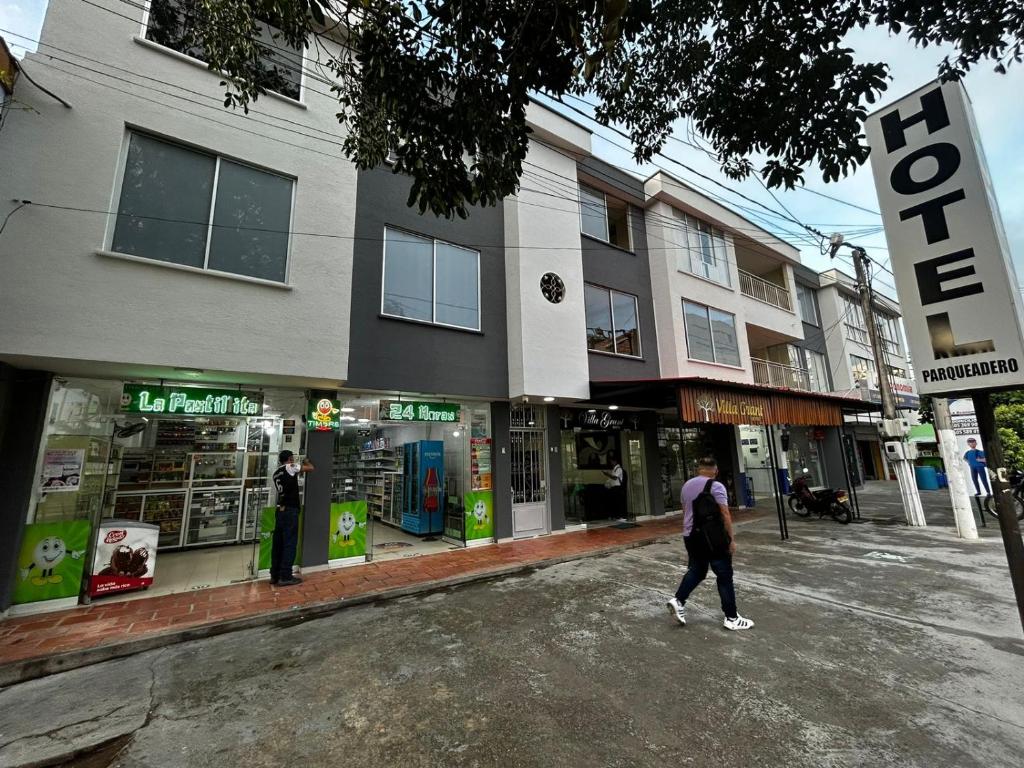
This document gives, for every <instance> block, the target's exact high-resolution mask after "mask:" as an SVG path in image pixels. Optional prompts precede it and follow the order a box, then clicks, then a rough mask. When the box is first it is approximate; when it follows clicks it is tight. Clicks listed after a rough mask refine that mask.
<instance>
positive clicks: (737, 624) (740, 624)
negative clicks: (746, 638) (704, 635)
mask: <svg viewBox="0 0 1024 768" xmlns="http://www.w3.org/2000/svg"><path fill="white" fill-rule="evenodd" d="M723 626H724V627H725V628H726V629H731V630H734V631H735V630H739V629H750V628H751V627H753V626H754V622H752V621H751V620H750V619H744V618H743V617H742V616H737V617H736V618H735V619H730V618H729V617H728V616H726V618H725V623H724V624H723Z"/></svg>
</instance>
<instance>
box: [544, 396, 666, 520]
mask: <svg viewBox="0 0 1024 768" xmlns="http://www.w3.org/2000/svg"><path fill="white" fill-rule="evenodd" d="M561 420H562V431H561V455H562V496H563V501H564V505H565V522H566V524H567V525H580V524H583V523H589V522H594V521H601V520H620V519H634V518H636V517H641V516H644V515H646V514H648V510H647V477H646V461H647V457H646V455H645V452H644V435H643V432H642V431H640V424H639V418H638V416H637V414H635V413H627V412H618V413H615V412H612V411H598V410H597V409H587V410H582V409H581V410H571V411H563V413H562V415H561ZM613 456H617V457H618V461H619V463H620V464H621V466H622V469H623V475H624V477H623V483H622V485H621V486H615V485H613V484H611V483H609V479H610V478H609V477H608V474H606V473H609V472H611V471H612V469H613V467H614V461H613V458H612V457H613Z"/></svg>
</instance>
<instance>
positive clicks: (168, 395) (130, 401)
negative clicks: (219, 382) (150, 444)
mask: <svg viewBox="0 0 1024 768" xmlns="http://www.w3.org/2000/svg"><path fill="white" fill-rule="evenodd" d="M121 411H122V413H141V414H148V413H152V414H155V415H158V416H159V415H163V414H173V415H184V416H259V415H261V414H262V413H263V393H262V392H240V391H239V390H237V389H211V388H209V387H176V386H169V385H150V384H125V385H124V388H123V389H122V390H121Z"/></svg>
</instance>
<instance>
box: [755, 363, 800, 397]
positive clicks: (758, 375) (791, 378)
mask: <svg viewBox="0 0 1024 768" xmlns="http://www.w3.org/2000/svg"><path fill="white" fill-rule="evenodd" d="M750 362H751V364H752V365H753V366H754V381H755V382H756V383H758V384H766V385H768V386H770V387H787V388H788V389H803V390H806V391H808V392H810V391H812V390H811V377H810V375H809V374H808V372H807V369H806V368H794V367H793V366H792V365H782V363H773V362H772V361H771V360H760V359H758V358H756V357H752V358H750Z"/></svg>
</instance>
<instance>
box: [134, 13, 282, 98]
mask: <svg viewBox="0 0 1024 768" xmlns="http://www.w3.org/2000/svg"><path fill="white" fill-rule="evenodd" d="M206 23H209V22H208V21H206V20H204V19H203V17H202V14H201V10H200V9H199V8H198V5H197V3H196V2H195V0H152V2H151V3H150V6H149V18H148V21H147V23H146V39H147V40H152V41H153V42H154V43H159V44H160V45H163V46H166V47H167V48H171V49H172V50H175V51H178V52H179V53H184V54H185V55H187V56H191V57H193V58H195V59H199V60H200V61H205V60H206V52H205V51H204V50H203V49H202V48H200V47H199V46H197V45H195V40H194V33H195V30H196V28H197V27H199V26H200V25H202V24H206ZM275 36H276V39H275ZM259 45H260V50H261V51H262V54H261V55H260V66H261V69H262V79H261V83H260V84H261V85H262V86H263V87H264V88H266V89H267V90H268V91H274V92H275V93H279V94H281V95H282V96H287V97H288V98H289V99H295V100H298V98H299V96H300V91H301V83H302V51H301V50H298V49H295V48H292V47H291V46H289V45H288V44H287V43H286V42H285V41H284V39H283V38H282V37H281V32H280V30H278V29H277V27H274V26H272V25H271V24H268V23H266V22H264V23H263V27H262V29H261V30H260V35H259Z"/></svg>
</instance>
